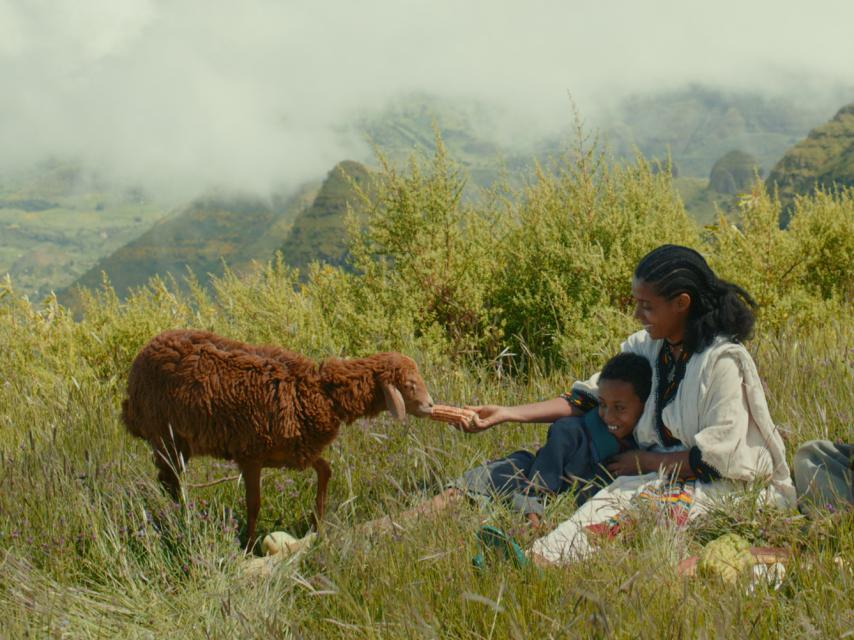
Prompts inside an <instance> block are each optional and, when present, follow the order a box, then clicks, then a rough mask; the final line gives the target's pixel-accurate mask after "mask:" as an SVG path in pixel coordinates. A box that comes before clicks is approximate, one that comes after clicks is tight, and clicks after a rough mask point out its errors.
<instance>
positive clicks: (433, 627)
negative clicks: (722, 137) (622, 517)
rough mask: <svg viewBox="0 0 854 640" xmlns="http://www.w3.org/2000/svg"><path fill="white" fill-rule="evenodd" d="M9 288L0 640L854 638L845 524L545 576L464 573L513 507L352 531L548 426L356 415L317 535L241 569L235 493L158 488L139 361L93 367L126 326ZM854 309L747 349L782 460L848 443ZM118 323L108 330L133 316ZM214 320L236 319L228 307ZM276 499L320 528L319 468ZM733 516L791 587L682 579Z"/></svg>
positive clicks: (297, 529)
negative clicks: (764, 391)
mask: <svg viewBox="0 0 854 640" xmlns="http://www.w3.org/2000/svg"><path fill="white" fill-rule="evenodd" d="M10 296H11V294H7V295H6V298H5V300H3V301H2V302H4V303H5V304H6V306H5V307H3V309H5V311H4V313H3V314H2V315H0V318H2V320H3V322H2V324H0V341H2V344H3V347H4V352H5V353H7V354H8V358H7V361H6V367H5V369H4V379H3V381H2V382H0V460H2V464H0V514H2V517H0V636H3V637H25V636H35V637H54V636H56V637H75V638H76V637H117V636H120V637H188V638H192V637H199V638H203V637H215V638H226V637H228V638H230V637H262V636H263V637H293V638H298V637H302V638H319V637H324V638H326V637H329V638H420V637H430V638H433V637H443V638H526V637H544V638H548V637H556V638H557V637H662V636H663V637H703V636H704V637H712V636H714V637H732V638H742V637H772V636H774V637H776V636H781V635H787V636H795V637H840V636H843V635H844V634H846V633H850V632H851V631H852V630H854V612H852V607H851V592H852V586H854V574H852V569H851V564H850V562H849V564H848V565H847V568H840V566H838V564H836V563H835V562H834V558H835V557H837V556H841V557H843V558H848V559H849V560H850V559H851V558H852V557H854V520H852V517H851V516H850V515H849V516H847V517H836V518H831V517H828V518H822V519H819V520H818V521H815V522H808V521H806V520H803V519H800V518H798V517H797V516H796V515H795V514H778V513H774V512H768V511H762V510H759V511H757V510H755V509H753V508H747V507H744V508H742V509H741V510H735V511H729V512H727V513H725V514H718V516H717V518H708V519H706V520H704V521H701V522H700V523H699V524H698V525H696V526H694V527H692V528H691V529H690V530H688V531H683V532H678V533H673V532H664V531H659V530H655V529H654V528H652V527H650V526H642V527H641V530H640V531H639V532H638V534H637V535H635V536H633V537H632V538H631V539H625V540H619V541H617V542H615V543H611V544H608V545H607V546H606V547H604V548H603V549H602V551H601V553H599V554H598V555H597V556H596V557H595V558H593V559H592V560H590V561H587V562H584V563H581V564H578V565H575V566H572V567H569V568H564V569H553V570H547V571H545V572H544V573H542V574H541V575H540V574H536V573H528V572H524V571H517V570H515V569H513V568H511V566H509V565H505V564H500V563H499V564H496V565H494V566H492V567H491V568H490V569H489V570H487V571H486V572H485V573H484V574H482V575H481V574H479V573H477V572H475V571H474V570H473V569H472V568H471V566H470V559H471V556H472V555H473V553H474V551H475V549H474V542H473V541H474V532H475V531H476V528H477V526H478V525H479V523H481V522H482V521H484V520H489V521H492V522H495V523H497V524H498V525H499V526H508V525H512V524H514V523H516V522H518V520H517V519H515V518H514V517H513V516H512V515H511V514H509V513H508V512H507V511H506V510H505V509H504V508H502V507H501V506H495V507H493V508H487V509H485V510H483V511H480V510H478V508H476V507H474V506H472V505H461V506H460V507H459V508H456V509H454V510H451V511H449V512H446V513H444V514H442V515H440V516H438V517H436V518H433V519H425V520H422V521H420V522H417V523H415V524H413V525H411V526H408V527H407V528H405V529H404V530H402V531H400V532H399V533H398V534H397V535H394V536H373V537H372V536H368V535H366V534H365V533H363V532H361V531H360V530H359V529H358V528H357V527H356V525H357V524H358V523H360V522H362V521H365V520H367V519H370V518H373V517H377V516H380V515H382V514H384V513H394V512H397V511H400V510H402V509H404V508H406V507H408V506H411V505H412V504H413V503H414V502H416V501H417V500H419V499H420V498H423V497H427V496H429V495H431V494H432V493H434V492H436V491H438V490H439V489H440V487H441V486H442V484H443V483H444V482H446V481H447V480H449V479H451V478H453V477H455V476H456V475H457V474H459V473H460V472H462V471H463V470H465V469H466V468H468V467H470V466H471V465H473V464H476V463H478V462H481V461H483V460H485V459H489V458H491V457H495V456H497V455H500V454H502V453H506V452H509V451H511V450H513V449H515V448H518V447H533V446H535V445H536V443H537V442H541V441H542V440H543V439H544V437H545V427H544V426H534V425H530V426H520V425H506V426H502V427H499V428H496V429H493V430H491V431H488V432H486V433H484V434H481V435H477V436H467V435H463V434H460V433H458V432H456V431H454V430H452V429H450V428H449V427H447V426H445V425H440V424H436V423H432V422H427V421H424V420H417V419H412V420H411V421H410V423H409V424H408V425H407V426H401V425H399V424H396V423H393V422H392V421H391V420H390V419H389V418H388V417H387V416H385V415H384V416H382V417H380V418H378V419H376V420H374V421H372V422H366V421H359V422H357V423H355V424H354V425H351V426H349V427H345V428H344V430H343V431H342V433H341V436H340V437H339V439H338V440H337V441H336V442H335V443H334V444H333V445H332V446H331V447H330V449H329V451H328V458H329V459H330V461H331V463H332V467H333V470H334V475H333V478H332V482H331V485H330V510H329V515H328V517H327V520H326V523H325V527H324V530H323V535H322V536H321V538H320V540H319V542H318V543H317V544H316V546H314V547H313V548H312V549H311V550H310V551H309V552H308V553H307V555H305V556H304V557H303V558H302V559H301V560H300V561H298V562H296V563H293V564H285V563H283V564H281V565H279V566H278V567H277V568H276V570H275V571H274V572H273V574H272V575H271V576H269V577H263V578H247V577H246V576H244V575H243V574H242V568H243V567H244V566H245V562H246V560H245V558H244V557H243V555H242V553H241V551H240V547H239V545H238V543H237V542H236V540H235V537H236V536H237V535H239V533H240V530H241V528H242V525H243V517H244V512H243V496H242V491H241V488H239V487H236V486H235V485H234V484H233V483H231V484H226V485H218V486H215V487H209V488H205V489H192V488H188V489H186V498H187V500H186V502H185V503H184V504H183V505H182V506H180V507H176V506H175V505H173V504H171V503H170V502H169V501H168V500H167V499H166V498H165V497H164V495H163V493H162V492H161V491H160V490H159V488H158V486H157V485H156V484H155V482H154V481H153V478H154V468H153V465H152V464H151V461H150V456H149V453H148V451H147V450H146V448H145V446H143V443H142V442H141V441H138V440H134V439H132V438H130V437H129V436H128V435H127V434H126V433H125V432H124V430H123V427H122V426H121V425H120V422H119V418H118V412H119V403H120V400H121V398H122V392H123V384H124V383H123V378H124V375H125V370H124V368H123V367H120V366H118V365H104V366H101V367H96V366H94V361H93V358H94V356H93V353H92V352H93V351H94V347H90V346H87V343H86V340H85V338H86V335H87V334H92V335H89V339H92V340H94V339H95V338H96V337H99V339H100V340H102V341H104V340H109V339H110V338H109V336H110V335H115V333H114V331H113V330H111V329H108V328H107V327H106V326H102V328H101V329H100V330H97V334H96V333H95V325H94V324H86V321H84V322H83V323H71V322H70V320H69V319H68V318H66V317H65V316H63V315H62V313H61V312H60V313H59V314H58V315H57V312H56V310H54V313H53V314H52V315H51V313H50V311H49V310H46V311H45V312H43V313H41V314H38V315H32V312H28V311H27V309H28V308H29V307H27V306H26V305H21V304H19V303H12V304H11V305H10V300H11V298H10ZM154 304H155V306H158V307H159V309H160V311H159V313H163V314H166V317H168V316H169V314H175V313H178V314H179V315H178V316H174V315H173V316H172V317H173V320H172V321H173V322H177V323H178V324H183V323H187V322H188V321H189V320H188V319H187V318H183V319H182V318H181V316H180V313H181V312H180V309H178V310H177V311H176V308H175V307H174V301H171V302H170V300H169V299H168V298H163V299H162V300H161V302H159V303H157V302H155V303H154ZM170 309H171V310H170ZM128 313H130V312H128ZM851 317H852V316H851V314H848V315H847V316H846V317H842V318H837V319H828V323H827V326H825V327H822V328H821V329H818V330H816V331H815V332H813V333H805V332H803V331H802V330H798V331H797V332H789V333H786V332H785V331H784V333H783V334H782V335H779V336H777V337H776V338H771V337H770V336H769V337H760V338H759V339H757V340H756V341H754V342H753V343H751V344H750V345H749V346H750V350H751V351H752V352H753V353H754V354H755V357H756V360H757V364H758V366H759V370H760V372H761V374H762V375H763V378H764V380H765V381H766V383H767V385H768V393H769V403H770V406H771V409H772V413H773V415H774V417H775V419H776V420H777V422H778V423H779V424H780V425H781V426H782V427H783V428H784V430H785V433H786V437H787V440H788V443H787V444H788V448H789V453H790V454H791V453H792V452H793V451H794V449H795V448H796V447H797V445H798V444H799V443H801V442H803V441H805V440H808V439H811V438H816V437H821V438H835V437H847V438H849V439H850V438H851V435H852V434H851V424H852V419H854V418H852V415H854V385H852V374H853V373H854V369H852V367H853V366H854V362H852V360H854V322H852V321H851ZM149 320H151V318H149ZM200 321H201V322H203V324H205V325H209V324H210V322H211V321H210V319H209V320H207V321H204V320H200ZM93 322H94V321H93ZM112 322H113V323H114V324H115V327H114V329H115V328H116V327H119V326H120V325H124V326H130V325H128V323H130V322H136V320H135V319H134V318H132V317H129V316H125V317H124V318H123V319H122V318H114V319H113V321H112ZM189 323H191V324H192V322H191V321H189ZM214 328H216V329H217V330H220V331H227V329H226V327H225V326H224V325H223V324H222V318H221V319H220V320H218V321H215V322H214ZM26 336H30V337H26ZM93 336H95V337H93ZM93 344H94V343H93ZM104 348H105V349H107V352H112V353H118V352H116V351H115V350H114V349H113V347H109V345H106V344H105V347H104ZM411 353H412V354H413V355H414V356H415V357H416V358H417V359H419V361H421V362H422V365H424V363H425V362H428V361H429V358H427V357H426V356H424V355H423V354H419V353H418V352H416V351H411ZM126 357H127V356H125V355H118V356H116V358H117V360H116V362H122V361H124V359H125V358H126ZM424 375H425V378H426V379H427V382H428V385H429V387H430V389H431V392H432V393H433V395H434V397H435V398H436V399H437V400H442V401H447V402H453V403H461V402H483V401H492V402H502V403H512V402H524V401H529V400H533V399H538V398H548V397H553V396H554V395H555V394H556V393H558V392H559V391H561V390H562V389H564V388H565V387H566V384H567V382H568V379H567V374H561V373H555V374H551V375H548V376H546V375H543V374H535V375H532V376H531V377H529V378H527V379H518V378H507V377H496V376H495V373H494V372H491V371H490V370H488V369H487V368H469V367H465V366H463V365H450V364H446V365H443V366H438V365H436V366H430V365H429V364H427V365H426V366H424ZM232 473H234V471H233V470H232V469H231V468H229V467H228V466H227V465H225V464H224V463H221V462H219V461H213V460H206V459H199V460H192V461H191V463H190V465H189V469H188V471H187V474H186V480H187V481H189V482H191V483H199V482H202V481H205V480H208V479H212V478H217V477H222V476H226V475H230V474H232ZM263 491H264V495H263V506H262V511H261V520H260V530H261V532H262V533H264V532H266V531H272V530H280V529H285V530H288V531H290V532H292V533H297V534H301V533H303V532H304V531H306V529H307V527H308V520H309V514H310V509H311V505H312V500H313V492H314V478H313V475H312V474H311V473H310V472H307V473H298V472H293V471H272V470H268V471H266V472H265V481H264V489H263ZM570 512H571V501H570V500H567V499H565V500H561V501H559V502H558V503H557V504H553V505H551V507H550V509H549V512H548V514H547V515H548V517H549V519H550V520H551V521H552V522H557V521H559V520H560V519H562V518H564V517H566V516H567V515H568V514H569V513H570ZM233 516H236V520H235V518H234V517H233ZM731 529H735V530H738V531H740V532H741V533H742V534H743V535H745V536H747V537H748V538H749V539H750V540H751V542H754V543H756V544H785V545H787V546H790V547H791V548H793V549H794V558H793V560H792V562H791V563H790V566H789V571H788V577H787V578H786V582H785V584H784V586H783V587H782V589H781V590H780V591H779V592H774V591H772V590H769V589H767V588H765V587H761V588H759V589H758V590H757V591H756V592H755V593H753V594H747V593H746V592H745V590H744V588H743V587H738V588H731V587H726V586H724V585H721V584H716V583H713V582H706V581H702V580H698V579H695V580H688V579H684V578H680V577H678V576H677V574H676V572H675V567H676V564H677V562H678V561H679V559H680V558H681V557H683V556H684V555H687V554H689V553H691V552H693V551H695V550H696V549H697V548H698V545H699V544H700V543H701V542H702V541H704V540H707V539H709V538H710V537H714V536H715V535H717V534H719V533H722V532H723V531H726V530H731Z"/></svg>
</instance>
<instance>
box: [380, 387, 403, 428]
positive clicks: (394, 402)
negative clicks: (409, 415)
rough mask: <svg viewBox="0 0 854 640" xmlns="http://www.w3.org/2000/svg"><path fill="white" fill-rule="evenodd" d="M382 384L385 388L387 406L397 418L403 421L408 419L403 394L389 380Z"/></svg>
mask: <svg viewBox="0 0 854 640" xmlns="http://www.w3.org/2000/svg"><path fill="white" fill-rule="evenodd" d="M381 384H382V388H383V395H384V396H385V406H386V408H387V409H388V411H389V413H391V415H393V416H394V417H395V419H396V420H399V421H400V422H403V421H404V420H406V404H405V403H404V402H403V395H402V394H401V393H400V391H398V389H397V387H395V386H394V385H393V384H391V383H389V382H383V383H381Z"/></svg>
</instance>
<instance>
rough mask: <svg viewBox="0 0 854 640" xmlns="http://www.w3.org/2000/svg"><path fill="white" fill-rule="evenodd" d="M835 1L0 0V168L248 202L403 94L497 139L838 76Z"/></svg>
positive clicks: (312, 163) (846, 16) (315, 164)
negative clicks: (491, 119) (440, 104)
mask: <svg viewBox="0 0 854 640" xmlns="http://www.w3.org/2000/svg"><path fill="white" fill-rule="evenodd" d="M852 25H854V2H852V1H851V0H836V1H831V0H812V2H804V1H803V0H776V1H773V2H772V1H768V0H761V1H745V0H738V1H734V0H717V1H715V2H711V1H708V0H707V1H705V2H696V1H692V0H681V1H670V0H598V1H596V2H594V1H586V0H585V1H578V0H561V1H555V2H552V1H545V0H528V1H525V2H521V1H520V2H509V1H505V0H488V1H480V0H478V1H473V0H463V1H457V2H450V1H444V0H430V1H424V2H420V1H419V2H406V1H404V0H358V1H355V2H344V1H343V0H341V1H339V2H337V3H333V2H318V1H316V0H315V1H313V2H286V1H276V2H273V1H270V2H266V1H262V0H243V1H242V2H212V1H211V0H170V1H163V2H158V1H155V0H102V1H94V0H0V169H6V170H8V169H9V168H10V167H18V166H22V165H25V164H27V163H30V162H32V161H35V160H38V159H40V158H43V157H44V156H45V155H46V154H54V155H59V156H64V157H77V158H81V159H83V160H85V161H86V162H87V163H90V164H91V165H92V166H94V167H96V168H98V169H99V170H100V171H102V172H104V173H106V174H108V175H111V176H113V177H115V178H119V179H122V180H126V181H128V182H137V181H140V182H142V183H143V184H145V185H147V186H149V187H150V188H152V189H154V190H163V191H164V192H167V191H168V192H177V193H181V194H183V195H191V194H193V193H195V192H198V191H199V190H203V189H206V188H210V187H212V186H226V187H239V188H245V189H252V190H260V191H264V190H267V189H269V188H271V187H272V186H273V185H277V184H280V183H282V182H285V183H287V184H297V183H299V182H302V181H303V180H306V179H311V178H316V177H317V176H319V175H323V174H324V173H325V172H326V171H327V170H328V169H329V168H330V167H331V166H332V165H333V164H334V163H335V162H337V161H338V160H340V159H343V158H345V157H360V156H362V157H363V156H364V155H365V144H364V141H363V140H362V139H361V138H360V137H359V136H357V135H355V134H352V133H344V132H343V131H344V129H343V126H344V125H346V124H347V123H349V122H352V121H353V119H354V118H355V117H356V116H358V115H360V114H363V113H365V112H370V111H373V110H377V109H380V108H381V107H383V106H384V105H385V104H386V103H387V102H388V101H389V100H390V99H391V98H393V97H395V96H398V95H400V94H403V93H407V92H411V91H425V92H429V93H435V94H438V95H440V96H446V97H465V98H474V99H477V100H481V101H483V102H485V103H487V104H489V105H490V106H492V107H494V108H495V112H496V114H500V115H498V116H496V123H499V124H500V129H501V134H502V135H500V136H499V135H497V136H496V137H497V138H499V139H517V138H520V137H524V136H531V137H535V136H540V135H543V134H546V133H548V132H549V131H554V130H557V129H560V128H563V127H565V126H566V125H567V124H568V123H569V121H570V115H569V101H568V98H567V96H568V94H570V93H571V94H572V96H573V97H574V99H575V100H576V101H577V102H578V104H579V106H580V107H581V109H582V112H583V115H585V116H586V117H593V116H595V113H593V112H594V111H595V110H596V109H597V105H600V104H602V103H603V102H604V101H607V100H611V99H616V98H618V97H619V96H621V95H625V94H626V93H629V92H635V91H653V90H659V89H668V88H676V87H679V86H682V85H684V84H685V83H687V82H698V83H703V84H709V85H712V86H718V87H723V88H733V89H749V90H761V91H767V92H777V93H781V92H782V93H785V94H787V95H795V96H800V98H801V99H807V97H808V96H809V95H810V92H811V91H819V90H823V89H825V88H828V87H833V86H838V85H847V86H852V83H854V37H852Z"/></svg>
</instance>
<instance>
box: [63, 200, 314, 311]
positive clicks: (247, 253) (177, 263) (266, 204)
mask: <svg viewBox="0 0 854 640" xmlns="http://www.w3.org/2000/svg"><path fill="white" fill-rule="evenodd" d="M315 192H316V186H314V185H306V186H304V187H303V188H302V189H300V190H299V191H298V192H297V194H296V195H294V196H291V197H289V198H282V197H274V198H272V200H264V199H260V198H256V197H252V196H229V197H224V196H220V197H213V196H212V197H207V198H201V199H198V200H196V201H194V202H193V203H191V204H190V205H189V206H187V207H186V208H184V209H183V210H180V211H179V212H177V213H175V214H173V215H170V216H168V217H166V218H163V219H161V220H159V221H157V222H156V223H155V224H154V226H153V227H152V228H151V229H149V230H148V231H147V232H145V233H143V234H142V235H141V236H139V237H138V238H136V239H135V240H133V241H131V242H129V243H128V244H126V245H125V246H123V247H121V248H120V249H118V250H117V251H115V252H114V253H112V254H110V255H108V256H107V257H105V258H103V259H101V260H99V261H98V262H97V264H96V265H95V266H94V267H92V268H91V269H89V270H88V271H87V272H86V273H84V274H83V275H82V276H81V277H80V278H78V279H77V280H75V281H74V283H72V285H71V286H69V287H67V288H66V289H64V290H62V291H61V292H60V294H59V297H60V300H61V301H62V302H64V303H66V304H69V305H71V306H74V304H75V302H76V293H75V290H76V289H77V288H78V287H87V288H96V287H98V286H100V284H101V279H102V276H101V274H102V272H106V273H107V274H108V276H109V278H110V282H111V283H112V285H113V287H114V288H115V290H116V293H117V294H118V295H119V296H121V297H124V296H126V295H127V294H128V292H129V291H130V289H132V288H134V287H140V286H142V285H144V284H145V283H146V282H148V280H149V279H150V278H151V277H153V276H154V275H161V276H167V275H169V274H171V275H173V276H174V277H175V278H176V279H177V280H178V281H179V282H180V281H181V279H182V278H183V277H184V276H185V275H187V269H188V268H189V269H191V270H192V271H193V273H194V274H195V275H196V276H197V277H198V279H199V281H200V282H201V283H202V284H206V283H207V281H208V280H209V274H216V275H221V274H222V273H223V261H225V262H226V263H227V264H228V266H229V267H230V268H232V269H234V270H235V271H242V270H244V269H247V268H248V267H249V266H250V264H251V262H252V260H261V261H263V260H267V259H269V258H270V257H271V256H272V254H273V252H274V251H275V249H277V248H278V247H279V246H280V245H281V243H282V241H283V240H284V238H285V237H286V236H287V234H288V232H289V231H290V226H291V224H292V223H293V220H294V219H295V218H296V217H297V215H298V214H299V212H300V210H301V209H302V208H303V207H305V206H308V203H309V202H311V201H312V199H313V196H314V193H315Z"/></svg>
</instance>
